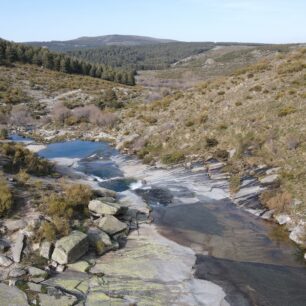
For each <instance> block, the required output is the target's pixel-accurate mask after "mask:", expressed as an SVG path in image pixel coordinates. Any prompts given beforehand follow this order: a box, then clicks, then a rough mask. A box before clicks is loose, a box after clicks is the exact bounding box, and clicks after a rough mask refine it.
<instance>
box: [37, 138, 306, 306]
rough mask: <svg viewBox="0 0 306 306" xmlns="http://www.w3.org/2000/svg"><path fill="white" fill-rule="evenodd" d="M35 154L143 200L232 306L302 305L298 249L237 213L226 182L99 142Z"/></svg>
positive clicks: (304, 293) (304, 285)
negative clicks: (154, 162)
mask: <svg viewBox="0 0 306 306" xmlns="http://www.w3.org/2000/svg"><path fill="white" fill-rule="evenodd" d="M39 155H41V156H43V157H45V158H48V159H50V160H55V161H61V162H63V161H67V164H69V166H70V167H71V168H73V169H74V170H75V171H76V172H81V173H83V174H86V175H87V176H88V178H89V179H90V180H93V181H96V182H97V183H98V184H99V185H100V186H102V187H106V188H109V189H113V190H115V191H117V192H119V194H120V193H121V192H124V191H126V190H132V191H133V192H134V193H135V194H137V195H138V196H140V197H142V198H143V199H144V200H145V201H146V202H147V203H148V204H149V205H150V206H151V207H152V208H153V212H152V216H153V218H154V223H155V224H156V226H157V228H158V230H159V232H160V233H161V234H162V235H163V236H164V237H166V238H168V239H170V240H173V241H175V242H177V243H179V244H181V245H183V246H186V247H189V248H191V249H192V250H194V251H195V252H196V253H197V261H196V265H195V276H196V277H197V278H200V279H205V280H209V281H212V282H214V283H216V284H218V285H220V286H221V287H222V288H223V289H224V291H225V292H226V294H227V297H226V300H227V301H228V302H229V304H230V305H233V306H244V305H260V306H287V305H288V306H289V305H290V306H305V305H306V269H305V263H304V262H303V260H301V252H300V251H299V249H298V248H297V247H296V245H294V244H293V243H292V242H291V241H289V240H288V239H286V238H284V235H280V233H281V231H280V228H279V226H277V225H275V224H272V223H270V222H267V221H263V220H262V219H260V218H257V217H255V216H253V215H251V214H249V213H248V212H245V211H243V210H241V209H238V208H236V206H235V205H234V204H233V203H232V202H231V201H230V200H229V199H228V197H227V185H226V182H222V181H220V182H218V183H216V182H212V181H210V180H209V178H208V177H207V174H206V173H205V172H198V173H193V172H192V171H190V170H186V169H184V168H175V169H169V170H166V169H158V168H153V167H149V166H145V165H142V164H141V162H140V161H138V160H136V159H134V158H131V157H127V156H124V155H121V154H120V153H119V152H117V151H116V150H115V149H114V148H112V147H111V146H109V145H108V144H107V143H103V142H87V141H69V142H63V143H55V144H50V145H48V146H47V147H46V148H45V149H44V150H42V151H40V152H39Z"/></svg>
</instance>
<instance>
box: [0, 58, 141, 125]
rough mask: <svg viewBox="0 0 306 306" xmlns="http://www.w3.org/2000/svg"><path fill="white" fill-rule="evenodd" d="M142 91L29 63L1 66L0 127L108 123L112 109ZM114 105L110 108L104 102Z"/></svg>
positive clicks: (114, 118)
mask: <svg viewBox="0 0 306 306" xmlns="http://www.w3.org/2000/svg"><path fill="white" fill-rule="evenodd" d="M141 95H142V91H141V90H140V89H139V88H138V87H137V86H133V87H132V86H126V85H123V84H118V83H114V82H110V81H105V80H102V79H100V78H93V77H90V76H82V75H74V74H68V73H64V72H58V71H53V70H49V69H45V68H42V67H38V66H36V65H31V64H22V63H15V64H14V65H10V66H4V65H2V66H1V65H0V128H1V127H2V128H13V129H14V128H20V129H21V130H24V129H25V128H29V127H31V128H33V127H36V128H38V127H42V126H44V127H46V128H47V126H48V124H50V123H52V124H53V126H54V125H55V126H57V127H58V128H61V127H63V126H64V125H65V126H67V127H73V126H75V125H78V124H81V123H82V124H83V128H84V129H85V130H86V129H88V128H89V127H88V126H95V127H97V126H100V128H101V127H103V126H104V128H107V127H108V126H111V125H112V124H113V123H114V122H115V121H116V118H117V116H116V115H115V114H114V108H119V107H123V106H124V104H125V103H128V102H129V101H130V100H132V99H133V100H136V101H137V100H138V99H140V97H141ZM110 103H111V104H112V105H114V107H113V108H111V109H109V108H108V107H107V105H109V104H110Z"/></svg>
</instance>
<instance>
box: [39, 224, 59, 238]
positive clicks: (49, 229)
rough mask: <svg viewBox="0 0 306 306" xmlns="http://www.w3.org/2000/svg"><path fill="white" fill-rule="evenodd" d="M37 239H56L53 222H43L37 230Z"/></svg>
mask: <svg viewBox="0 0 306 306" xmlns="http://www.w3.org/2000/svg"><path fill="white" fill-rule="evenodd" d="M37 238H38V240H40V241H42V240H44V239H45V240H47V241H50V242H52V241H54V240H55V239H56V229H55V226H54V224H52V223H50V222H47V221H45V222H43V223H42V225H41V226H40V228H39V230H38V237H37Z"/></svg>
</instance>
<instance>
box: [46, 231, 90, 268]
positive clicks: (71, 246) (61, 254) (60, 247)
mask: <svg viewBox="0 0 306 306" xmlns="http://www.w3.org/2000/svg"><path fill="white" fill-rule="evenodd" d="M88 246H89V244H88V238H87V235H86V234H84V233H82V232H80V231H73V232H72V233H71V234H70V235H69V236H66V237H63V238H61V239H60V240H58V241H57V242H56V244H55V249H54V251H53V254H52V259H53V260H54V261H56V262H58V263H59V264H61V265H65V264H67V263H72V262H75V261H76V260H78V259H79V258H80V257H82V256H83V255H84V254H85V253H86V252H87V251H88Z"/></svg>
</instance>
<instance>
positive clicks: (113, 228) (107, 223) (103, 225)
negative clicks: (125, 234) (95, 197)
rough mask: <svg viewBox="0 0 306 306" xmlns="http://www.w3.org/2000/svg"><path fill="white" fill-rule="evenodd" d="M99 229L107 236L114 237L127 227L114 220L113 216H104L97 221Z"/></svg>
mask: <svg viewBox="0 0 306 306" xmlns="http://www.w3.org/2000/svg"><path fill="white" fill-rule="evenodd" d="M98 226H99V228H100V229H101V230H102V231H104V232H106V233H107V234H109V235H111V236H112V235H114V234H116V233H119V232H122V231H125V230H127V228H128V226H127V224H126V223H123V222H121V221H119V220H118V219H116V218H115V217H114V216H105V217H103V218H101V219H100V221H99V225H98Z"/></svg>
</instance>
